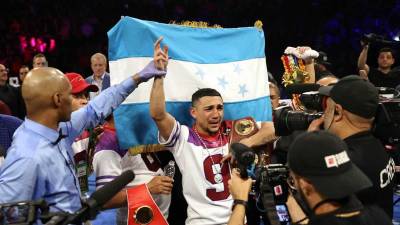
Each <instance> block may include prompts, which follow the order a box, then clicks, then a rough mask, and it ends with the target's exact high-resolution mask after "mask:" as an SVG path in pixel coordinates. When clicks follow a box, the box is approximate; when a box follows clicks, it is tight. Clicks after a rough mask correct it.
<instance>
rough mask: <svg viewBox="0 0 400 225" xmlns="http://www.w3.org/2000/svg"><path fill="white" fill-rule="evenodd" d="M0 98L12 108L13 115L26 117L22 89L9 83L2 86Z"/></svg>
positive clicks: (0, 87) (21, 117)
mask: <svg viewBox="0 0 400 225" xmlns="http://www.w3.org/2000/svg"><path fill="white" fill-rule="evenodd" d="M0 100H1V101H3V102H4V103H5V104H6V105H7V106H8V107H9V108H10V110H11V114H12V115H13V116H15V117H18V118H20V119H22V120H23V119H24V118H25V114H26V111H25V103H24V100H23V99H22V94H21V90H20V89H18V88H15V87H12V86H10V85H8V84H6V85H4V86H0Z"/></svg>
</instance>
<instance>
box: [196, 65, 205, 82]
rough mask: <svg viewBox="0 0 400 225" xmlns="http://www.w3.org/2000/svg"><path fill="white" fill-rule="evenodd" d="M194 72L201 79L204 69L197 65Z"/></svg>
mask: <svg viewBox="0 0 400 225" xmlns="http://www.w3.org/2000/svg"><path fill="white" fill-rule="evenodd" d="M195 74H196V75H198V76H199V77H200V78H201V79H203V77H204V71H203V70H202V69H200V68H199V67H197V71H196V73H195Z"/></svg>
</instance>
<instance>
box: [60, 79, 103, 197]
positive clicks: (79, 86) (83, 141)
mask: <svg viewBox="0 0 400 225" xmlns="http://www.w3.org/2000/svg"><path fill="white" fill-rule="evenodd" d="M65 76H66V77H67V78H68V80H69V82H70V84H71V94H72V103H71V104H72V112H75V111H78V110H79V109H81V108H83V107H85V106H86V105H87V104H88V102H89V92H91V91H98V90H99V89H98V88H97V86H96V85H90V84H88V83H86V81H85V79H83V77H82V76H81V75H80V74H77V73H66V74H65ZM89 138H90V132H89V131H88V130H84V131H82V133H81V134H80V135H79V136H78V137H77V138H75V140H74V143H73V144H72V150H73V151H74V161H75V167H76V173H77V177H78V181H79V186H80V188H81V194H82V195H83V196H85V195H86V194H87V192H88V190H89V186H88V173H89V163H90V161H89V157H88V154H89V142H90V141H89Z"/></svg>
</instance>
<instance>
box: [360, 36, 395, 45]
mask: <svg viewBox="0 0 400 225" xmlns="http://www.w3.org/2000/svg"><path fill="white" fill-rule="evenodd" d="M361 41H362V42H363V44H364V45H368V44H380V45H385V46H392V47H397V46H399V42H398V41H391V40H387V39H386V38H385V37H384V36H383V35H378V34H374V33H369V34H364V35H363V36H362V37H361Z"/></svg>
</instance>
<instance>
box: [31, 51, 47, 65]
mask: <svg viewBox="0 0 400 225" xmlns="http://www.w3.org/2000/svg"><path fill="white" fill-rule="evenodd" d="M32 66H33V68H38V67H47V66H49V64H48V62H47V59H46V56H44V55H43V54H42V53H39V54H36V55H35V56H33V60H32Z"/></svg>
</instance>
